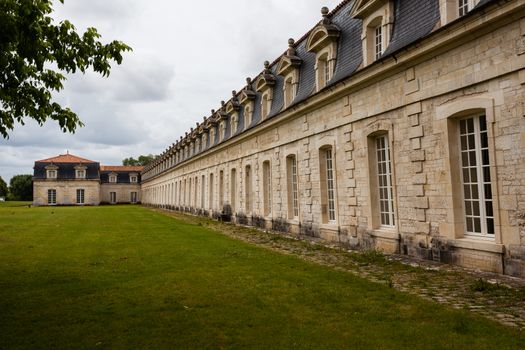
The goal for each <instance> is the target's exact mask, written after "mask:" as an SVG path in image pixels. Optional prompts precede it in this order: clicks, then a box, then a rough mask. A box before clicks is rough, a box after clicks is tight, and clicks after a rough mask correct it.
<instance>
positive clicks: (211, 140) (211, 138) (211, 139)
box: [210, 127, 215, 145]
mask: <svg viewBox="0 0 525 350" xmlns="http://www.w3.org/2000/svg"><path fill="white" fill-rule="evenodd" d="M214 141H215V127H212V128H211V129H210V145H213V143H214Z"/></svg>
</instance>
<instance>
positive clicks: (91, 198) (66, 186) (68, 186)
mask: <svg viewBox="0 0 525 350" xmlns="http://www.w3.org/2000/svg"><path fill="white" fill-rule="evenodd" d="M50 189H53V190H55V191H56V204H58V205H76V204H77V190H78V189H83V190H84V203H82V204H83V205H98V204H100V183H99V182H98V181H97V180H78V181H77V180H73V181H68V180H61V181H55V180H34V181H33V205H35V206H42V205H48V190H50Z"/></svg>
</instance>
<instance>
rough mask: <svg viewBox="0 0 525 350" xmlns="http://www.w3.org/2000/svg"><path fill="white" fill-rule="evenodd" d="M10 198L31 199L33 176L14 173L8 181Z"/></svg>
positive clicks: (18, 199) (17, 199)
mask: <svg viewBox="0 0 525 350" xmlns="http://www.w3.org/2000/svg"><path fill="white" fill-rule="evenodd" d="M9 194H10V197H9V199H10V200H16V201H30V200H33V176H32V175H15V176H13V177H12V178H11V180H10V181H9Z"/></svg>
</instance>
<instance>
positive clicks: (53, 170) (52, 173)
mask: <svg viewBox="0 0 525 350" xmlns="http://www.w3.org/2000/svg"><path fill="white" fill-rule="evenodd" d="M45 169H46V179H56V178H57V176H58V167H57V166H56V165H48V166H46V168H45Z"/></svg>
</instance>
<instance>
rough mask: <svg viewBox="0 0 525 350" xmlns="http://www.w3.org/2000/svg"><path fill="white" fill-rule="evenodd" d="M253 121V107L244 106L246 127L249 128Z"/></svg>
mask: <svg viewBox="0 0 525 350" xmlns="http://www.w3.org/2000/svg"><path fill="white" fill-rule="evenodd" d="M251 123H252V109H251V106H246V108H244V128H245V129H247V128H248V127H249V126H250V124H251Z"/></svg>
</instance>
